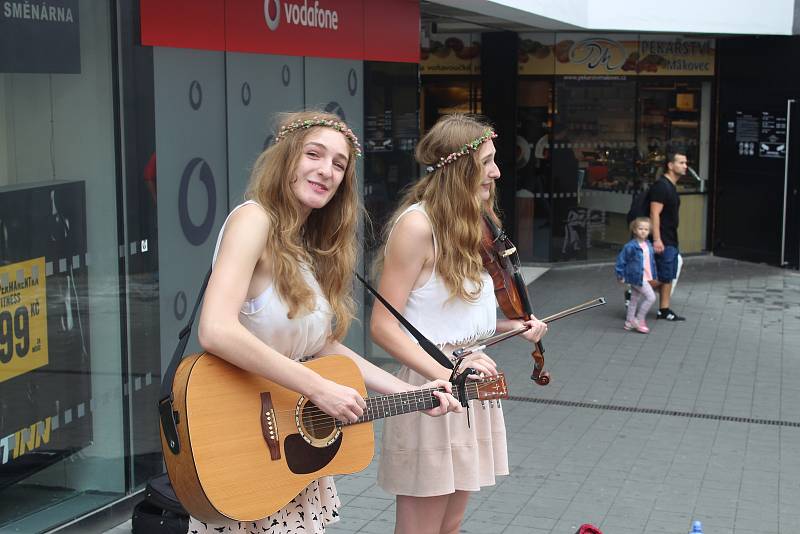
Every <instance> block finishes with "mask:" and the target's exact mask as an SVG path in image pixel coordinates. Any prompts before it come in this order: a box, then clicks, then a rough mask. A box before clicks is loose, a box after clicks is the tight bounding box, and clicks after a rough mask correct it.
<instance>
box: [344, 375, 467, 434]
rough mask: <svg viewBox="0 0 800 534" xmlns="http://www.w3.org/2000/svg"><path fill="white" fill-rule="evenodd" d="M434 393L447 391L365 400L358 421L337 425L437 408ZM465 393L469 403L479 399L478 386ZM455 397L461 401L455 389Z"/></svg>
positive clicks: (409, 392) (437, 404) (403, 394)
mask: <svg viewBox="0 0 800 534" xmlns="http://www.w3.org/2000/svg"><path fill="white" fill-rule="evenodd" d="M434 391H441V392H444V391H445V389H444V388H442V387H440V388H429V389H417V390H414V391H404V392H402V393H392V394H390V395H378V396H376V397H368V398H366V399H364V400H365V401H366V403H367V408H366V409H365V410H364V414H363V415H362V416H361V417H359V418H358V420H357V421H354V422H351V423H343V422H341V421H337V423H336V424H338V425H339V426H346V425H356V424H358V423H366V422H367V421H374V420H375V419H382V418H384V417H391V416H393V415H402V414H405V413H411V412H417V411H420V410H429V409H431V408H435V407H437V406H439V399H438V398H436V396H435V395H434V394H433V392H434ZM465 391H466V396H467V400H468V401H469V400H473V399H477V398H478V386H477V385H476V384H474V383H472V384H467V386H466V388H465ZM453 396H454V397H455V398H456V399H459V393H458V391H457V390H456V389H455V388H454V389H453Z"/></svg>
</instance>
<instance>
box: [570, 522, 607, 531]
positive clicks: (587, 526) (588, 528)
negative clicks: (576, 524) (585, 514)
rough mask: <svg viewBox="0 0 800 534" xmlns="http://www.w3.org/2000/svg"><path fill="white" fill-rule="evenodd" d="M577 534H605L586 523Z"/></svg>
mask: <svg viewBox="0 0 800 534" xmlns="http://www.w3.org/2000/svg"><path fill="white" fill-rule="evenodd" d="M575 534H603V532H602V531H601V530H600V529H599V528H597V527H596V526H594V525H590V524H589V523H585V524H583V525H581V527H580V528H579V529H578V531H577V532H575Z"/></svg>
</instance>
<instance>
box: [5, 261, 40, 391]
mask: <svg viewBox="0 0 800 534" xmlns="http://www.w3.org/2000/svg"><path fill="white" fill-rule="evenodd" d="M48 361H49V357H48V352H47V287H46V279H45V265H44V257H41V258H35V259H32V260H27V261H22V262H19V263H13V264H11V265H4V266H0V382H5V381H6V380H9V379H11V378H14V377H15V376H19V375H22V374H25V373H27V372H29V371H32V370H34V369H37V368H39V367H42V366H43V365H47V364H48Z"/></svg>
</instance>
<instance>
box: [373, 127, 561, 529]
mask: <svg viewBox="0 0 800 534" xmlns="http://www.w3.org/2000/svg"><path fill="white" fill-rule="evenodd" d="M494 137H496V134H495V133H494V131H493V130H492V128H491V127H490V126H489V125H487V124H486V123H484V122H481V121H479V120H477V119H475V118H472V117H469V116H465V115H460V114H454V115H448V116H445V117H443V118H442V119H440V120H439V121H438V122H437V123H436V124H435V125H434V126H433V128H431V130H430V131H429V132H428V133H427V134H426V135H425V136H424V137H423V138H422V139H421V140H420V142H419V144H418V145H417V149H416V159H417V161H418V162H419V163H420V164H422V165H424V166H426V168H427V170H428V173H427V174H426V175H425V176H423V177H422V178H421V179H420V180H419V181H418V182H416V183H415V184H414V185H412V186H411V187H410V188H409V189H408V190H407V191H406V193H405V195H404V196H403V198H402V200H401V202H400V206H399V208H398V209H397V211H396V212H395V214H394V215H393V216H392V218H391V219H390V221H389V224H388V226H387V228H386V230H385V235H384V242H385V247H384V248H383V251H382V254H381V256H380V257H379V258H378V260H377V263H376V267H377V268H378V269H379V270H380V271H381V276H380V282H379V287H378V291H379V292H380V293H381V294H382V295H383V296H384V297H385V298H386V300H387V301H388V302H389V303H390V304H391V305H392V306H394V307H395V308H396V309H397V310H398V311H400V313H402V314H403V315H404V316H405V317H406V318H407V319H408V320H409V321H410V322H411V323H412V324H413V325H414V326H416V327H417V328H418V329H419V330H420V331H421V332H422V333H423V334H424V335H425V336H426V337H427V338H428V339H430V340H431V341H432V342H434V343H435V344H437V345H439V346H440V347H442V348H443V351H444V353H445V354H451V353H452V351H453V350H454V349H455V348H458V347H460V346H463V345H467V344H469V343H471V342H473V341H475V340H477V339H480V338H484V337H487V336H490V335H492V334H494V333H495V331H496V330H497V331H500V332H505V331H509V330H512V329H517V328H521V327H522V326H523V325H527V326H529V327H530V329H529V330H528V331H527V332H525V333H524V334H523V337H525V339H527V340H528V341H531V342H536V341H538V340H540V339H541V338H542V336H543V335H544V333H545V331H546V330H547V326H546V325H545V324H544V323H542V322H541V321H538V320H537V319H536V318H534V317H533V316H531V317H530V319H529V320H528V321H524V322H523V321H510V320H497V319H496V302H495V296H494V287H493V284H492V280H491V277H490V276H489V274H488V273H487V272H486V271H485V270H484V268H483V263H482V260H481V255H480V250H481V248H480V246H481V238H482V235H483V234H482V229H483V219H482V213H484V212H486V213H488V214H490V215H491V216H493V217H494V218H495V219H496V215H495V210H494V197H495V181H496V180H497V179H498V178H500V171H499V169H498V168H497V164H496V163H495V161H494V155H495V147H494V143H493V142H492V139H493V138H494ZM371 334H372V337H373V339H374V340H375V341H376V342H377V343H378V344H379V345H380V346H381V347H383V348H384V349H385V350H386V351H387V352H389V353H390V354H391V355H392V356H394V357H395V358H397V359H398V360H399V361H400V362H401V363H402V364H403V367H402V368H401V369H400V371H399V373H398V375H397V376H398V378H400V379H401V380H403V381H406V382H409V383H411V384H422V383H424V382H427V381H428V380H432V379H437V378H438V379H443V378H444V379H446V378H448V377H449V376H450V370H449V369H446V368H445V367H443V366H441V365H440V364H438V363H437V362H436V361H435V360H433V359H432V358H431V357H430V356H429V355H428V354H426V353H425V352H424V351H423V350H422V349H421V348H420V347H419V345H417V344H416V343H415V342H414V340H413V339H412V338H411V337H410V336H409V335H408V333H407V332H406V331H405V330H404V329H403V328H402V327H401V325H400V324H399V323H398V322H397V320H396V319H395V318H394V317H393V316H392V315H391V314H390V313H389V312H388V311H387V310H386V308H384V307H383V306H381V305H380V304H376V305H375V307H374V308H373V312H372V322H371ZM467 367H471V368H473V369H475V370H476V371H477V372H478V373H481V374H484V375H495V374H497V368H496V365H495V362H494V360H492V359H491V358H490V357H489V356H487V355H486V354H484V353H481V352H477V353H473V354H471V355H469V356H467V357H466V359H465V360H464V362H463V363H462V368H467ZM473 378H477V377H475V376H473ZM470 412H471V414H470V424H469V426H468V425H467V416H466V413H458V414H455V413H451V414H448V415H446V416H444V417H440V418H437V420H435V421H434V420H431V421H425V420H423V418H421V417H417V416H415V415H414V414H409V415H403V416H400V417H395V418H393V419H390V420H387V421H386V422H385V424H384V430H383V449H382V453H381V457H380V465H379V471H378V484H379V486H380V487H381V488H383V489H384V490H385V491H387V492H389V493H392V494H394V495H396V496H397V521H396V527H395V532H396V533H398V534H410V533H415V534H418V533H431V534H433V533H436V534H445V533H447V534H450V533H456V532H458V530H459V527H460V525H461V521H462V519H463V517H464V510H465V508H466V505H467V499H468V496H469V492H470V491H477V490H479V489H480V488H481V487H482V486H488V485H493V484H494V483H495V477H496V476H497V475H506V474H508V456H507V450H506V432H505V424H504V421H503V412H502V409H501V408H500V407H499V406H498V407H492V408H489V409H486V410H483V409H481V408H480V407H479V408H477V409H471V410H470Z"/></svg>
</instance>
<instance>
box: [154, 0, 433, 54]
mask: <svg viewBox="0 0 800 534" xmlns="http://www.w3.org/2000/svg"><path fill="white" fill-rule="evenodd" d="M140 6H141V8H140V9H141V17H140V18H141V22H142V44H143V45H145V46H148V45H150V46H172V47H178V48H196V49H201V50H227V51H230V52H250V53H254V52H255V53H262V54H278V55H288V56H315V57H331V58H344V59H364V60H374V61H402V62H410V63H416V62H418V61H419V2H418V1H416V0H381V1H380V2H376V1H375V0H170V1H169V2H162V1H159V0H140Z"/></svg>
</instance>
